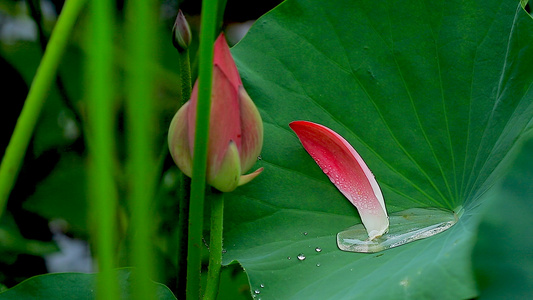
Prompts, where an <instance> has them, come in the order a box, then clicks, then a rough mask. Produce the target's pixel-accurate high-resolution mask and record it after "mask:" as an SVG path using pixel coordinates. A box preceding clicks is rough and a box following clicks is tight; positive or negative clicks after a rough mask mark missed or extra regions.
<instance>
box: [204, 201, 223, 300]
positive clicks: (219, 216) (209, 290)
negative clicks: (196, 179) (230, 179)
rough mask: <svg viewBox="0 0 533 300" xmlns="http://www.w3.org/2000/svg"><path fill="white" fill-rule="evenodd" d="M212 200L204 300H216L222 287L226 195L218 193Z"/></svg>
mask: <svg viewBox="0 0 533 300" xmlns="http://www.w3.org/2000/svg"><path fill="white" fill-rule="evenodd" d="M210 200H211V231H210V241H209V267H208V269H207V285H206V287H205V294H204V300H215V299H216V298H217V294H218V288H219V285H220V269H221V267H222V228H223V225H224V193H222V192H219V191H216V193H215V194H214V195H213V197H212V198H211V199H210Z"/></svg>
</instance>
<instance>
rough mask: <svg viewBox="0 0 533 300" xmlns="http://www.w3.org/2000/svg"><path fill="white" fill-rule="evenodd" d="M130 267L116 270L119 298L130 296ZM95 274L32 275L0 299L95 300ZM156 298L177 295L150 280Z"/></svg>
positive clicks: (169, 297)
mask: <svg viewBox="0 0 533 300" xmlns="http://www.w3.org/2000/svg"><path fill="white" fill-rule="evenodd" d="M133 272H134V271H133V270H132V269H120V270H118V271H117V276H118V281H119V286H120V291H121V292H122V297H121V299H131V296H130V293H131V276H132V273H133ZM96 278H97V274H83V273H56V274H46V275H39V276H35V277H32V278H30V279H28V280H26V281H24V282H22V283H20V284H18V285H17V286H15V287H13V288H11V289H9V290H8V291H6V292H3V293H0V299H2V300H9V299H17V300H22V299H54V300H61V299H65V300H66V299H95V296H96V291H95V289H96ZM153 284H154V286H155V289H156V297H157V299H170V300H174V299H176V297H174V295H173V294H172V292H171V291H170V290H169V289H168V288H167V287H166V286H164V285H162V284H160V283H156V282H154V283H153Z"/></svg>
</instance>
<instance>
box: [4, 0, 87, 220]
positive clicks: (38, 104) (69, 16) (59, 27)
mask: <svg viewBox="0 0 533 300" xmlns="http://www.w3.org/2000/svg"><path fill="white" fill-rule="evenodd" d="M84 4H85V0H68V1H66V2H65V6H64V7H63V10H62V11H61V15H60V16H59V18H58V20H57V23H56V25H55V28H54V31H53V32H52V35H51V37H50V41H49V43H48V47H47V48H46V51H45V53H44V55H43V59H42V60H41V63H40V65H39V68H38V69H37V72H36V74H35V77H34V79H33V82H32V85H31V87H30V91H29V93H28V96H27V98H26V102H25V103H24V107H23V108H22V111H21V113H20V116H19V118H18V121H17V124H16V126H15V130H14V131H13V135H12V137H11V140H10V141H9V145H8V146H7V148H6V151H5V154H4V157H3V159H2V164H1V165H0V217H1V216H2V214H3V212H4V210H5V207H6V203H7V199H8V198H9V194H10V193H11V189H12V188H13V184H14V183H15V181H16V178H17V176H18V173H19V170H20V165H21V163H22V160H23V158H24V155H25V153H26V149H27V148H28V144H29V142H30V139H31V136H32V134H33V130H34V128H35V124H36V123H37V119H38V118H39V115H40V113H41V108H42V106H43V103H44V101H45V99H46V96H47V95H48V90H49V88H50V86H51V85H52V82H53V81H54V79H55V77H56V73H57V67H58V65H59V61H60V59H61V57H62V56H63V53H64V52H65V48H66V46H67V43H68V39H69V36H70V32H71V31H72V28H74V25H75V23H76V18H77V17H78V15H79V13H80V11H81V10H82V8H83V6H84Z"/></svg>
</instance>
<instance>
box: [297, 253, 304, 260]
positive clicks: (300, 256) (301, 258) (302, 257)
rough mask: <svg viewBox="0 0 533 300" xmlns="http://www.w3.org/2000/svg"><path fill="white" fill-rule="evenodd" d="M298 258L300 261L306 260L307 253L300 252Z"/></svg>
mask: <svg viewBox="0 0 533 300" xmlns="http://www.w3.org/2000/svg"><path fill="white" fill-rule="evenodd" d="M298 260H299V261H302V260H305V255H303V253H300V254H298Z"/></svg>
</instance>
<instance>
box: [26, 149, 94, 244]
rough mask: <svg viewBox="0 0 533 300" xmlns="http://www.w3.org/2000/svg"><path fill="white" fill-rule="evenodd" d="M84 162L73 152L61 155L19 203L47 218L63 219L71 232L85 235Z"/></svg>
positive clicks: (85, 189)
mask: <svg viewBox="0 0 533 300" xmlns="http://www.w3.org/2000/svg"><path fill="white" fill-rule="evenodd" d="M85 167H86V162H85V160H84V158H83V157H81V156H78V155H76V154H74V153H68V154H64V155H62V156H61V159H60V161H59V163H58V164H57V166H56V167H55V168H54V170H53V171H52V173H51V174H50V175H49V176H48V177H46V178H45V179H44V180H43V181H42V182H40V183H39V184H38V185H37V187H36V189H35V193H33V195H31V196H30V197H29V198H28V199H27V200H26V201H25V202H24V204H23V207H24V208H25V209H27V210H29V211H32V212H35V213H37V214H39V215H41V216H43V217H45V218H47V219H54V218H56V219H64V220H66V221H67V222H68V223H69V225H70V226H71V228H69V229H70V230H72V231H73V232H77V233H80V234H82V236H83V235H86V234H87V232H88V230H87V195H86V193H87V185H86V178H87V173H86V168H85Z"/></svg>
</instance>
